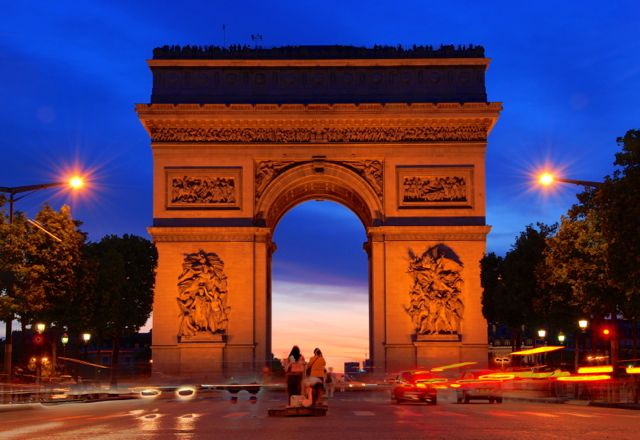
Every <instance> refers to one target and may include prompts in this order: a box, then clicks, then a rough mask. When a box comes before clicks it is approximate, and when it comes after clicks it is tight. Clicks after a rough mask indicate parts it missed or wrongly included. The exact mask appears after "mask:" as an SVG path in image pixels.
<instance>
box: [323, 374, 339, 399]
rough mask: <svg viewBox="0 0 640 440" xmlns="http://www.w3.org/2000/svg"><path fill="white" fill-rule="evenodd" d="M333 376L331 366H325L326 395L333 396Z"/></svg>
mask: <svg viewBox="0 0 640 440" xmlns="http://www.w3.org/2000/svg"><path fill="white" fill-rule="evenodd" d="M334 380H335V378H334V377H333V367H329V368H327V376H326V377H325V379H324V388H325V390H326V391H327V397H333V393H334V392H335V390H336V384H335V382H334Z"/></svg>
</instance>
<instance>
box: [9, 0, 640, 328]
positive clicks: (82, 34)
mask: <svg viewBox="0 0 640 440" xmlns="http://www.w3.org/2000/svg"><path fill="white" fill-rule="evenodd" d="M223 25H224V26H225V28H226V43H227V44H252V41H251V35H252V34H260V35H262V42H261V44H262V45H263V46H280V45H304V44H313V45H319V44H345V45H356V46H372V45H374V44H386V45H398V44H401V45H406V46H410V45H413V44H420V45H433V46H439V45H440V44H456V45H457V44H470V43H472V44H475V45H482V46H484V47H485V50H486V56H487V57H489V58H491V59H492V61H491V65H490V67H489V69H488V71H487V75H486V78H487V92H488V96H489V100H490V101H500V102H502V103H503V105H504V111H503V112H502V115H501V117H500V119H499V121H498V123H497V125H496V127H495V128H494V130H493V132H492V133H491V136H490V139H489V145H488V149H487V223H488V224H490V225H492V226H493V230H492V232H491V234H490V235H489V239H488V249H489V250H490V251H495V252H498V253H501V254H502V253H504V252H505V251H506V250H508V248H509V246H510V245H511V243H512V242H513V240H514V238H515V236H516V235H517V234H518V233H519V232H520V231H521V230H523V229H524V227H525V226H526V225H527V224H530V223H535V222H538V221H542V222H546V223H553V222H555V221H558V220H559V217H560V215H561V214H563V213H564V212H566V210H567V209H568V208H569V206H570V205H571V203H573V201H574V200H575V197H574V194H575V192H576V190H577V188H564V189H563V190H562V191H560V192H558V193H556V194H553V195H550V196H547V197H543V196H542V195H541V194H540V192H539V191H534V190H532V189H531V186H532V185H531V178H530V176H529V175H528V173H529V172H531V171H532V169H533V168H534V167H536V166H540V165H542V164H544V163H545V162H550V163H554V164H557V165H560V166H563V167H566V169H565V173H566V176H567V177H572V178H578V179H586V180H600V179H602V178H603V177H604V176H605V175H607V174H610V173H611V172H612V171H613V167H612V162H613V160H614V153H615V152H616V151H618V147H617V145H616V143H615V139H616V137H618V136H622V135H623V134H624V133H625V131H626V130H628V129H631V128H640V121H639V118H638V103H639V102H640V56H638V54H640V38H639V37H638V28H639V27H640V6H638V3H637V2H634V1H609V2H601V1H591V0H585V1H581V2H562V1H536V2H513V1H484V2H479V1H447V2H442V1H437V2H436V1H401V0H397V1H393V2H391V1H366V2H364V1H360V2H356V1H346V0H339V1H329V0H324V1H301V0H295V1H242V0H236V1H214V0H210V1H190V0H183V1H181V2H168V1H167V2H163V1H147V0H137V1H130V0H126V1H125V0H109V1H86V2H77V1H67V0H58V1H56V2H44V1H27V0H25V1H16V2H5V3H4V4H3V7H2V19H0V66H2V67H1V68H0V96H1V97H2V106H0V128H1V130H0V133H2V140H1V141H0V145H1V148H2V150H1V151H2V155H1V156H0V186H18V185H26V184H34V183H42V182H48V181H51V180H55V179H56V173H57V172H60V171H62V170H66V169H68V168H69V167H72V166H73V165H74V164H75V163H78V164H82V167H83V168H84V169H90V170H92V171H93V172H94V179H95V181H94V183H93V188H94V189H93V191H92V193H91V195H90V197H78V198H76V199H75V200H71V201H70V200H68V199H66V198H65V197H64V196H55V195H54V193H52V192H47V191H42V192H40V193H38V194H34V195H32V196H29V197H28V198H27V199H25V200H23V201H20V202H19V204H18V205H17V207H18V208H19V209H21V210H26V211H27V212H29V213H31V214H33V213H34V212H35V211H37V209H38V208H39V207H40V206H41V204H42V202H43V201H45V200H48V201H49V202H51V203H52V204H53V205H54V206H56V207H58V206H59V205H60V204H61V203H63V202H72V211H73V214H74V216H75V217H76V218H78V219H80V220H82V221H83V222H84V226H83V228H84V230H86V231H88V232H89V236H90V239H91V240H94V241H96V240H99V239H100V238H101V237H102V236H103V235H105V234H123V233H134V234H138V235H142V236H147V234H146V227H147V226H149V225H150V224H151V221H152V219H151V187H152V182H151V177H152V170H151V166H152V162H151V151H150V142H149V138H148V136H147V134H146V132H145V131H144V129H143V128H142V126H141V124H140V123H139V121H138V118H137V116H136V114H135V112H134V104H136V103H145V102H149V97H150V93H151V72H150V70H149V68H148V67H147V64H146V60H147V59H149V58H151V56H152V50H153V48H154V47H157V46H162V45H165V44H169V45H174V44H178V45H186V44H192V45H193V44H195V45H209V44H213V45H223V44H224V39H223V38H224V35H223V31H222V27H223ZM364 240H365V235H364V229H363V227H362V225H361V224H360V223H359V222H358V220H357V219H356V217H355V216H354V215H353V214H351V213H350V212H349V211H347V210H346V209H344V208H342V207H340V206H339V205H336V204H334V203H331V202H309V203H306V204H303V205H301V206H299V207H297V208H295V209H293V210H292V211H290V212H289V213H288V214H287V215H286V216H285V217H284V219H283V220H282V221H281V222H280V224H279V225H278V227H277V229H276V242H277V244H278V249H279V250H278V252H277V253H276V255H275V260H274V290H276V291H277V288H278V283H287V282H293V283H295V282H304V283H316V284H323V285H330V286H342V287H344V288H351V287H353V286H361V288H362V289H361V291H362V293H363V295H362V298H363V301H365V302H366V283H367V274H366V272H367V262H366V257H365V254H364V252H363V251H362V242H363V241H364ZM284 290H287V289H284ZM294 290H295V289H294ZM349 291H351V290H349ZM274 313H275V311H274ZM364 334H365V335H366V331H365V332H364Z"/></svg>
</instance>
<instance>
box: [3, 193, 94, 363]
mask: <svg viewBox="0 0 640 440" xmlns="http://www.w3.org/2000/svg"><path fill="white" fill-rule="evenodd" d="M36 219H37V221H38V222H39V223H40V225H41V226H42V228H43V229H44V231H47V232H44V231H43V230H40V229H39V228H37V227H34V226H33V224H32V223H30V222H28V221H27V218H26V217H25V216H24V214H22V213H21V212H17V213H16V214H15V215H14V218H13V222H12V223H11V224H9V223H8V221H7V220H6V218H5V217H4V215H2V216H0V271H1V272H2V274H3V276H2V277H1V280H0V282H1V283H2V285H0V290H1V292H2V293H1V295H0V313H1V316H3V317H6V318H5V322H6V323H7V332H8V333H7V338H8V341H10V328H11V327H10V325H11V322H12V321H13V319H14V317H17V318H18V319H19V320H20V322H21V324H22V327H23V329H24V328H25V326H26V325H28V324H33V323H34V322H36V321H44V322H47V323H49V324H51V323H59V322H60V316H61V312H63V311H64V310H65V309H66V308H67V306H68V298H69V295H71V294H72V293H73V292H74V288H75V285H76V268H77V266H78V264H79V261H80V249H81V246H82V243H84V240H85V235H84V234H83V233H82V232H80V231H79V230H78V223H77V222H75V221H74V220H73V218H72V217H71V211H70V209H69V207H68V206H66V205H65V206H62V207H61V208H60V210H59V211H55V210H54V209H52V208H51V207H50V206H49V205H45V206H44V207H43V208H42V210H41V211H40V212H39V213H38V214H37V216H36ZM53 236H55V237H57V238H58V239H59V240H60V241H58V240H56V239H55V238H53ZM23 334H24V333H23ZM7 354H8V353H7Z"/></svg>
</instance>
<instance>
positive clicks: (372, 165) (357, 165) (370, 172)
mask: <svg viewBox="0 0 640 440" xmlns="http://www.w3.org/2000/svg"><path fill="white" fill-rule="evenodd" d="M342 163H343V164H345V165H347V166H348V167H351V168H353V169H355V171H356V172H357V173H358V174H360V175H361V176H362V177H364V178H365V180H366V181H367V182H369V185H371V187H372V188H373V189H374V191H375V192H376V194H377V195H378V197H380V198H382V182H383V180H382V173H383V166H382V161H379V160H365V161H362V162H353V161H345V162H342Z"/></svg>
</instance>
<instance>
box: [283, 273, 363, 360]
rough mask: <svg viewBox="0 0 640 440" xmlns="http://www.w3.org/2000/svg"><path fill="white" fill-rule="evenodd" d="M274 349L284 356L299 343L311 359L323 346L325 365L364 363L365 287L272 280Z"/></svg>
mask: <svg viewBox="0 0 640 440" xmlns="http://www.w3.org/2000/svg"><path fill="white" fill-rule="evenodd" d="M272 332H273V334H272V347H273V354H274V355H275V356H276V357H278V358H282V357H286V356H287V355H288V354H289V351H290V350H291V347H292V346H293V345H298V346H299V347H300V349H301V350H302V353H303V355H305V356H306V358H307V359H309V358H310V357H311V355H312V352H313V349H314V348H315V347H319V348H320V349H321V350H322V352H323V354H324V357H325V359H326V360H327V366H332V367H334V369H335V371H342V370H343V366H344V362H353V361H356V362H362V361H363V360H364V359H365V356H367V355H368V352H369V298H368V296H367V291H366V289H358V288H355V287H339V286H331V285H317V284H303V283H289V282H280V283H276V282H274V287H273V299H272Z"/></svg>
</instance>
